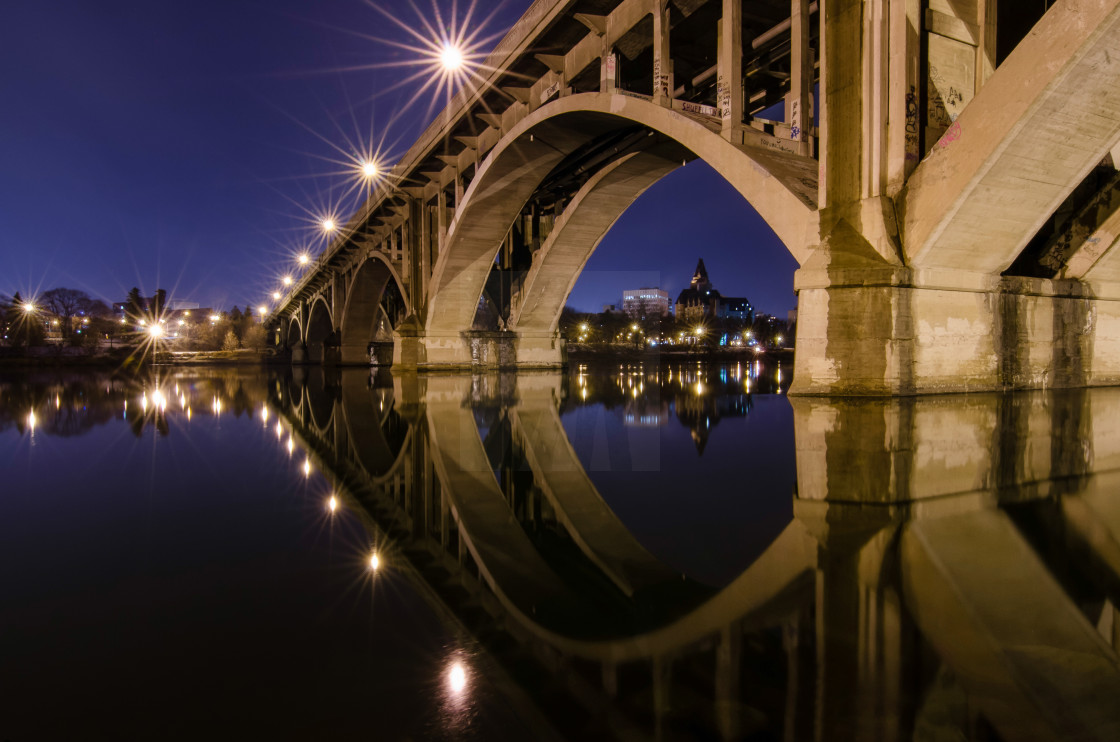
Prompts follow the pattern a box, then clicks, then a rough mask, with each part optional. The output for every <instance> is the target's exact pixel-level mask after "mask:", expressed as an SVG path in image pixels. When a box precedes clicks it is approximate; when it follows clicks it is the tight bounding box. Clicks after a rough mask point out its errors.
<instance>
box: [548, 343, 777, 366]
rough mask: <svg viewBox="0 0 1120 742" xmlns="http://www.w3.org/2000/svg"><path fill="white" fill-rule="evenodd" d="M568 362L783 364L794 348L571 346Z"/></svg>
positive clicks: (575, 344)
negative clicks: (763, 361) (762, 360)
mask: <svg viewBox="0 0 1120 742" xmlns="http://www.w3.org/2000/svg"><path fill="white" fill-rule="evenodd" d="M567 350H568V361H569V362H580V361H605V360H621V361H648V362H657V361H659V360H661V361H690V360H697V361H713V362H716V363H719V362H721V361H744V360H750V361H753V360H754V359H756V358H767V359H770V360H776V361H780V362H783V363H784V362H787V361H789V362H792V361H793V354H794V350H793V348H780V349H777V350H765V351H761V352H756V351H755V350H754V349H753V348H726V347H721V348H703V349H699V350H698V349H696V348H659V347H654V348H636V347H634V346H631V345H598V344H597V345H583V344H580V343H568V346H567Z"/></svg>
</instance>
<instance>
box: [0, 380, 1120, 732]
mask: <svg viewBox="0 0 1120 742" xmlns="http://www.w3.org/2000/svg"><path fill="white" fill-rule="evenodd" d="M788 381H789V370H788V369H787V368H779V367H777V366H775V365H768V364H766V363H764V362H751V363H748V362H745V361H744V362H742V363H738V364H709V363H704V362H688V363H674V364H656V363H654V364H650V363H646V364H633V363H623V364H610V365H587V364H583V365H581V364H574V365H573V366H572V367H571V368H570V369H569V370H568V371H567V372H565V373H532V374H528V373H523V374H492V375H474V376H471V375H457V376H437V375H428V376H415V375H412V376H408V375H397V376H394V375H393V374H391V373H389V372H387V371H381V372H376V371H374V372H370V371H369V370H363V369H347V370H341V371H339V370H334V371H330V370H328V371H324V370H322V369H317V368H295V369H275V370H268V371H255V370H253V371H244V370H231V369H213V368H204V369H185V368H174V369H152V370H150V371H149V372H147V373H145V374H144V375H141V376H125V375H115V374H98V373H91V372H27V373H13V372H5V373H4V374H2V375H0V471H2V473H3V484H2V486H0V740H11V742H23V741H24V740H69V739H115V740H132V739H135V740H165V739H168V740H170V739H176V740H178V739H183V740H186V739H190V740H197V739H340V740H341V739H386V740H422V739H437V740H442V739H446V740H458V739H511V740H538V739H579V740H585V739H627V740H630V739H633V740H641V739H651V740H652V739H657V740H692V739H704V740H707V739H712V740H740V739H742V740H957V739H961V740H1008V741H1010V740H1020V739H1031V740H1033V739H1039V740H1043V739H1085V740H1096V739H1100V740H1116V739H1120V704H1117V699H1120V662H1118V660H1117V655H1116V648H1117V647H1118V646H1120V614H1118V612H1117V608H1116V606H1118V605H1120V389H1098V390H1091V391H1089V390H1076V391H1067V392H1039V393H1032V394H1016V395H999V394H991V395H957V396H949V397H923V398H911V399H901V400H891V401H877V400H851V399H849V400H839V399H823V398H797V397H794V398H792V399H789V398H787V397H786V396H785V394H784V392H785V390H786V388H787V386H788Z"/></svg>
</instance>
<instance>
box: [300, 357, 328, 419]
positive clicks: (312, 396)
mask: <svg viewBox="0 0 1120 742" xmlns="http://www.w3.org/2000/svg"><path fill="white" fill-rule="evenodd" d="M303 394H304V397H305V398H306V399H307V409H308V413H309V414H308V416H307V418H305V423H304V424H305V425H308V427H311V428H313V429H315V430H316V431H317V432H319V433H327V432H330V430H331V425H332V423H333V420H334V395H333V394H331V393H330V392H329V391H328V390H327V385H326V380H325V379H324V374H323V369H321V368H317V367H314V366H313V367H311V369H310V370H309V373H308V374H307V384H306V386H304V391H303Z"/></svg>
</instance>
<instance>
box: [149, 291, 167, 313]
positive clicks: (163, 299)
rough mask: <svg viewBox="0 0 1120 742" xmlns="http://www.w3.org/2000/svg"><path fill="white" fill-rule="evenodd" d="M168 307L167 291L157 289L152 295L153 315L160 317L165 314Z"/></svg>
mask: <svg viewBox="0 0 1120 742" xmlns="http://www.w3.org/2000/svg"><path fill="white" fill-rule="evenodd" d="M166 309H167V292H166V291H164V290H163V289H156V293H155V296H153V297H152V316H153V317H155V318H157V319H158V318H160V317H162V316H163V313H164V311H165V310H166Z"/></svg>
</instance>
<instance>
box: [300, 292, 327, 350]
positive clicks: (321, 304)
mask: <svg viewBox="0 0 1120 742" xmlns="http://www.w3.org/2000/svg"><path fill="white" fill-rule="evenodd" d="M333 331H334V322H333V320H332V318H331V310H330V307H328V306H327V302H326V301H324V300H323V298H322V297H319V298H318V299H316V300H315V301H314V302H313V303H312V304H311V310H310V311H309V312H308V314H307V330H306V331H305V333H304V342H305V343H306V344H307V360H308V361H310V362H312V363H322V362H323V356H324V352H325V345H326V341H327V338H329V337H330V335H331V333H332V332H333Z"/></svg>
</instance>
